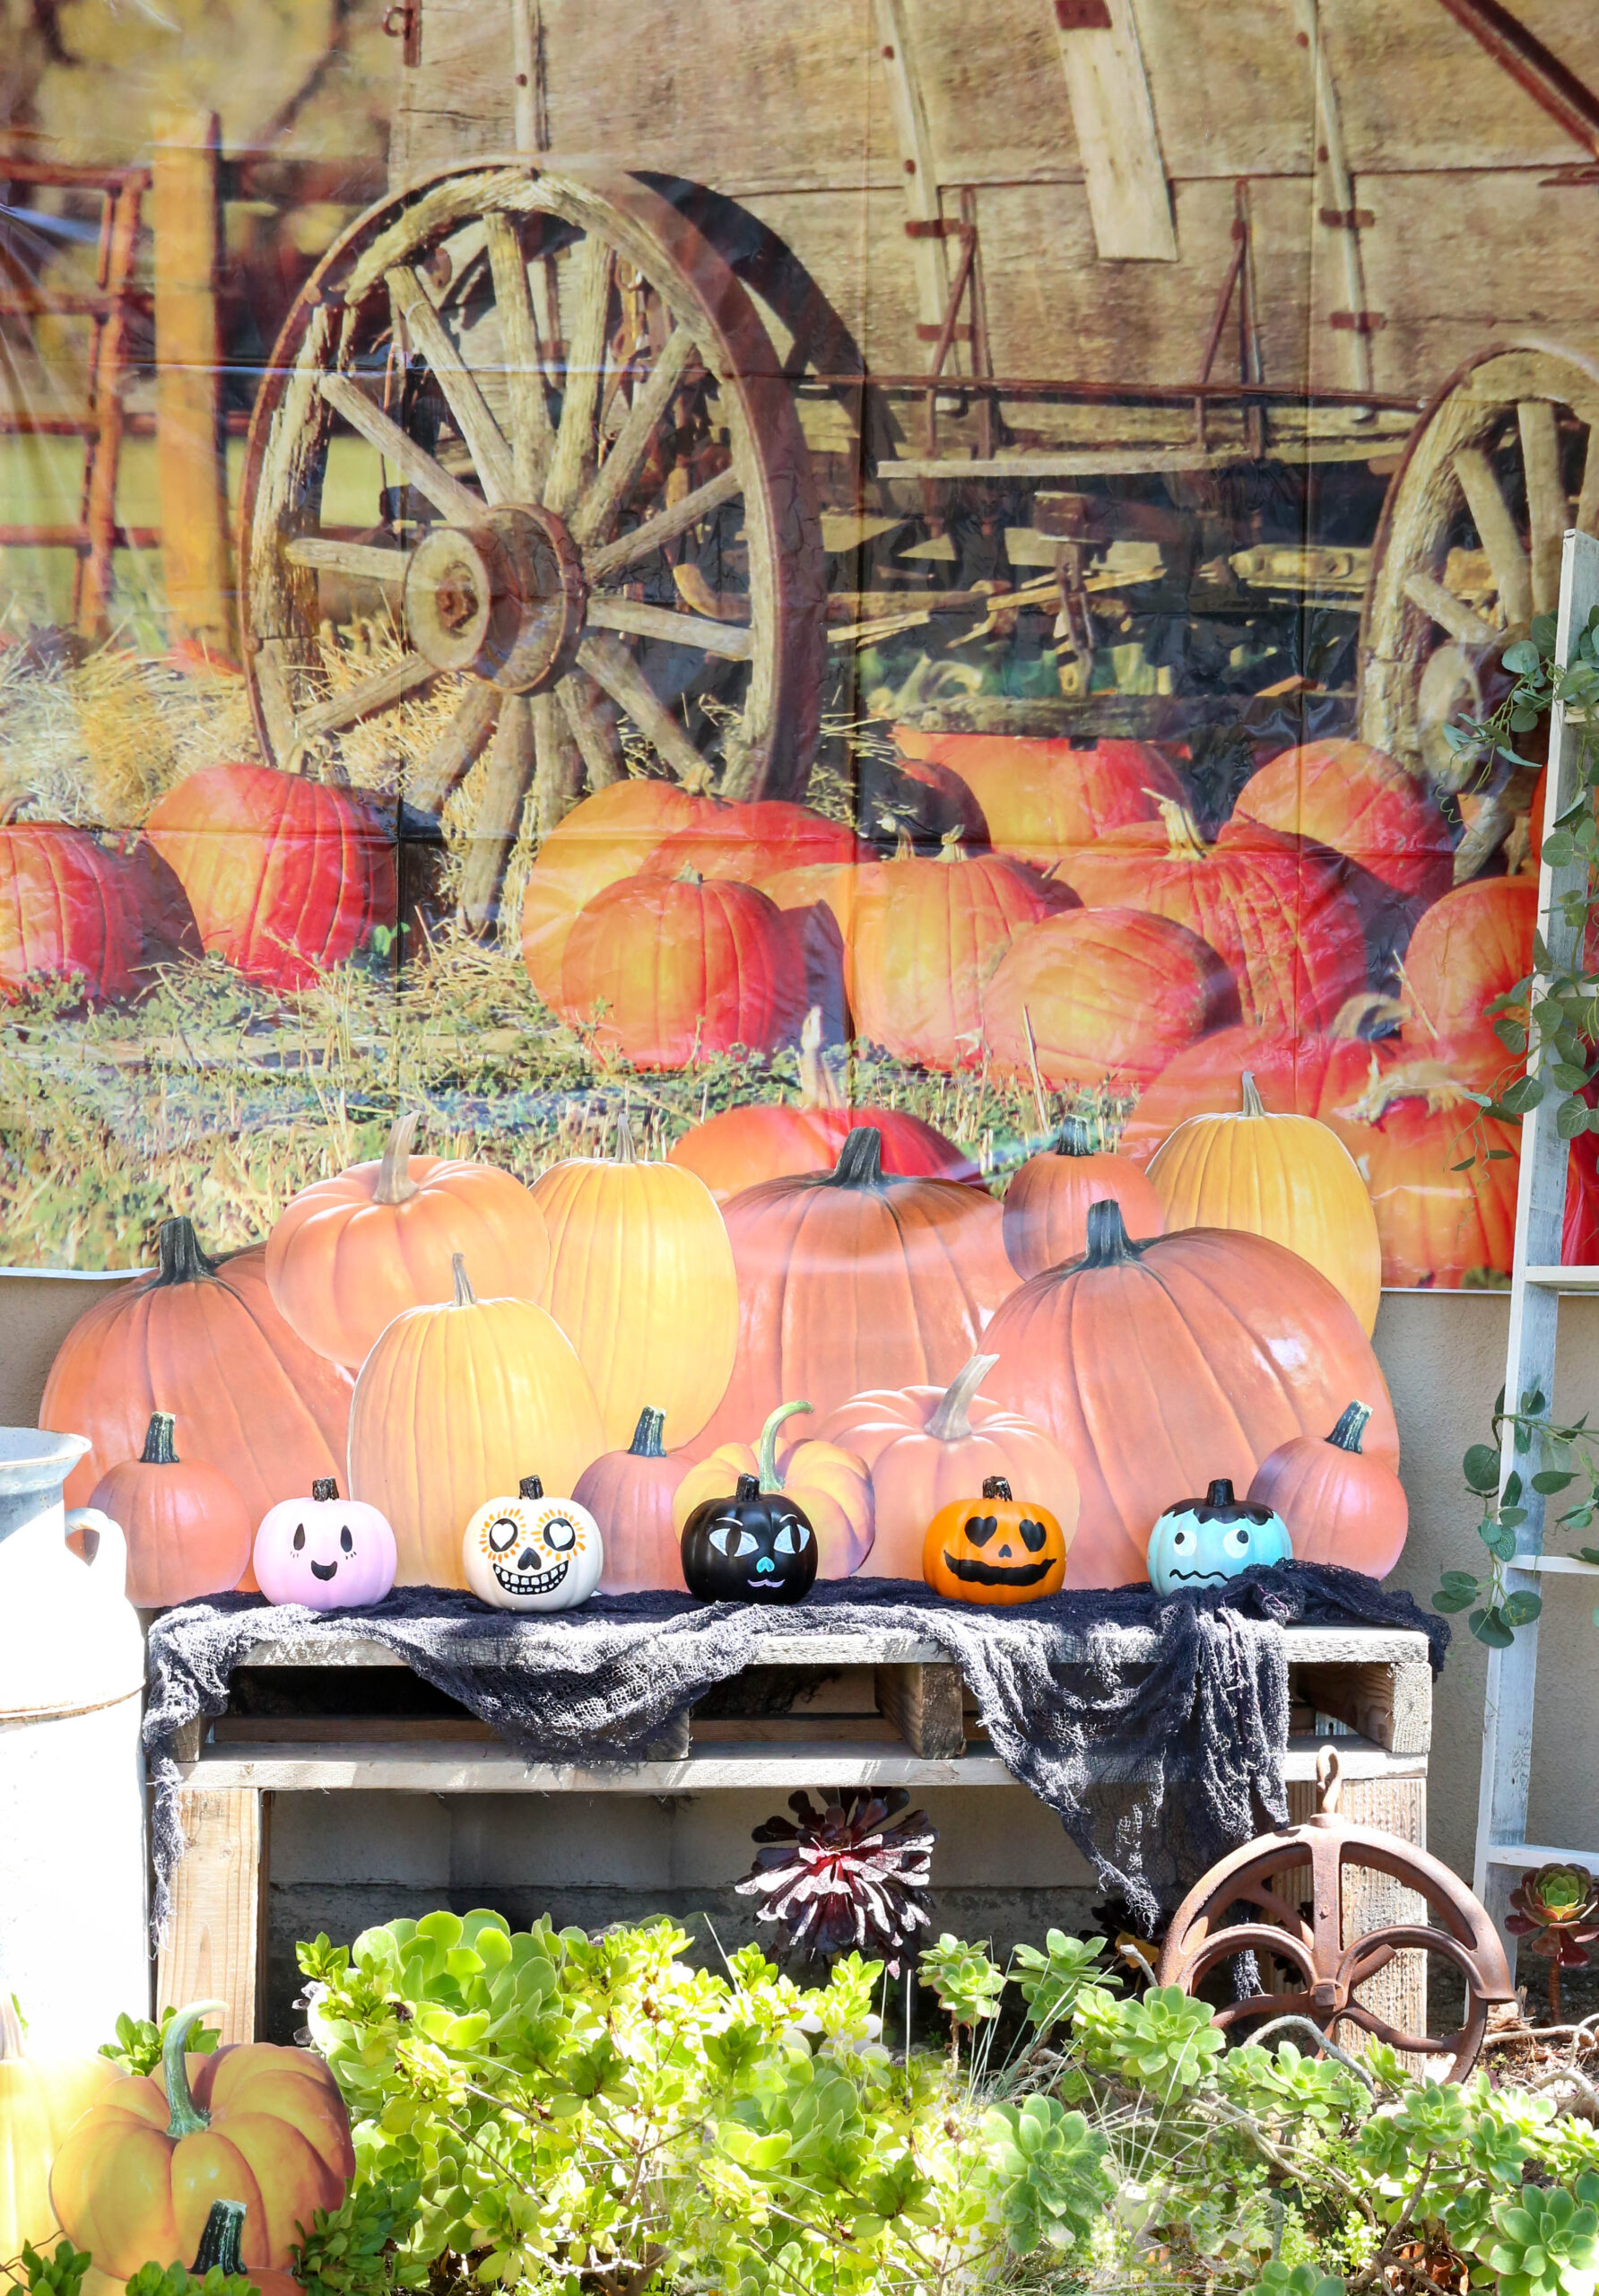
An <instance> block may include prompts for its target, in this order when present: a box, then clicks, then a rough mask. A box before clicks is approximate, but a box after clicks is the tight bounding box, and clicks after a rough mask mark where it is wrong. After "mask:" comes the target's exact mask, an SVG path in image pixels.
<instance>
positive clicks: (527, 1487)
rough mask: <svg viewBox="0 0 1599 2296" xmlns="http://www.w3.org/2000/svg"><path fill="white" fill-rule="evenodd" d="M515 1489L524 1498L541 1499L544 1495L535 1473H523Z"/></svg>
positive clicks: (541, 1484) (542, 1487)
mask: <svg viewBox="0 0 1599 2296" xmlns="http://www.w3.org/2000/svg"><path fill="white" fill-rule="evenodd" d="M517 1490H518V1491H519V1492H521V1494H522V1496H523V1498H524V1499H542V1498H543V1495H544V1486H543V1483H541V1482H540V1481H539V1479H538V1477H537V1475H536V1474H525V1475H524V1476H523V1478H522V1480H521V1482H520V1483H518V1484H517Z"/></svg>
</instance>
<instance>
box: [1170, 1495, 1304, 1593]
mask: <svg viewBox="0 0 1599 2296" xmlns="http://www.w3.org/2000/svg"><path fill="white" fill-rule="evenodd" d="M1149 1561H1150V1584H1151V1586H1152V1587H1154V1590H1155V1592H1156V1593H1157V1594H1158V1595H1186V1594H1190V1593H1192V1592H1193V1590H1194V1588H1195V1587H1223V1586H1225V1585H1226V1583H1227V1581H1228V1580H1229V1579H1230V1578H1237V1577H1238V1573H1239V1571H1240V1570H1249V1569H1250V1567H1251V1566H1252V1565H1253V1564H1256V1563H1274V1562H1291V1561H1293V1541H1292V1540H1291V1539H1290V1537H1289V1535H1288V1526H1287V1524H1286V1523H1285V1522H1284V1521H1283V1519H1282V1516H1281V1515H1274V1514H1273V1512H1272V1509H1270V1508H1269V1507H1252V1506H1251V1505H1250V1504H1249V1502H1248V1501H1247V1500H1242V1499H1238V1498H1237V1497H1235V1495H1234V1493H1233V1488H1232V1485H1231V1483H1229V1482H1228V1480H1227V1479H1226V1477H1225V1476H1222V1477H1221V1479H1220V1480H1219V1481H1217V1482H1215V1483H1212V1485H1211V1487H1210V1489H1209V1490H1208V1491H1207V1492H1206V1493H1205V1495H1204V1498H1203V1499H1185V1500H1180V1501H1179V1503H1178V1505H1177V1506H1175V1507H1169V1508H1168V1509H1166V1512H1165V1513H1164V1514H1163V1515H1162V1516H1160V1518H1159V1519H1158V1521H1157V1522H1156V1524H1155V1527H1154V1529H1153V1530H1152V1531H1151V1533H1150V1547H1149Z"/></svg>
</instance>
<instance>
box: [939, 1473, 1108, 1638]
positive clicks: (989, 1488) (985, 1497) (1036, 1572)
mask: <svg viewBox="0 0 1599 2296" xmlns="http://www.w3.org/2000/svg"><path fill="white" fill-rule="evenodd" d="M1071 1544H1072V1535H1071V1533H1070V1532H1069V1531H1063V1530H1062V1528H1061V1526H1060V1525H1059V1524H1058V1523H1057V1522H1056V1519H1055V1517H1054V1516H1053V1515H1052V1514H1051V1513H1050V1511H1049V1509H1048V1508H1047V1507H1041V1506H1040V1505H1039V1504H1038V1500H1036V1499H1017V1498H1015V1497H1014V1496H1013V1494H1012V1490H1011V1486H1010V1484H1009V1483H1007V1482H1006V1481H1005V1478H1004V1475H1001V1474H991V1475H985V1477H984V1478H983V1488H982V1492H981V1494H980V1496H979V1497H978V1498H975V1499H952V1500H951V1501H950V1503H949V1505H948V1506H947V1507H941V1508H940V1509H939V1510H938V1512H937V1514H936V1515H934V1518H933V1520H932V1521H931V1523H929V1524H928V1526H927V1535H926V1539H925V1541H924V1542H923V1546H922V1576H923V1578H925V1579H926V1582H927V1584H928V1586H929V1587H932V1589H933V1591H934V1594H935V1595H943V1596H947V1597H948V1598H949V1599H950V1600H951V1601H952V1602H957V1603H987V1604H992V1605H999V1606H1001V1607H1007V1608H1008V1607H1009V1606H1010V1605H1013V1604H1016V1603H1036V1602H1037V1601H1038V1597H1039V1596H1041V1595H1058V1594H1059V1592H1060V1590H1061V1587H1062V1586H1063V1585H1064V1583H1065V1571H1066V1556H1067V1553H1068V1552H1069V1551H1070V1548H1071Z"/></svg>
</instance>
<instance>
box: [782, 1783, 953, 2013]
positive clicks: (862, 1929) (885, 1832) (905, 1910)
mask: <svg viewBox="0 0 1599 2296" xmlns="http://www.w3.org/2000/svg"><path fill="white" fill-rule="evenodd" d="M818 1790H819V1793H820V1797H821V1808H820V1809H814V1808H813V1806H812V1803H811V1797H810V1796H809V1795H808V1794H791V1795H790V1796H789V1797H788V1806H789V1808H790V1809H791V1810H792V1811H793V1812H794V1813H795V1817H796V1818H797V1819H798V1821H799V1822H798V1823H797V1824H791V1823H790V1822H789V1821H788V1820H787V1819H786V1818H769V1819H768V1820H767V1821H766V1823H765V1824H764V1825H759V1826H757V1827H756V1828H755V1831H754V1833H753V1835H752V1839H753V1840H755V1841H758V1842H762V1843H764V1844H766V1845H767V1847H765V1848H762V1849H761V1851H760V1854H759V1856H758V1857H756V1860H755V1863H754V1865H752V1867H751V1869H750V1872H749V1874H748V1875H747V1876H746V1877H745V1879H744V1880H743V1881H742V1882H740V1883H739V1884H738V1893H739V1895H740V1896H741V1897H746V1898H759V1899H760V1900H761V1902H760V1906H759V1907H758V1909H757V1910H756V1915H755V1918H756V1920H757V1921H761V1922H775V1923H776V1924H777V1925H778V1927H779V1928H780V1929H781V1930H782V1932H783V1935H784V1937H785V1939H786V1943H787V1944H788V1945H789V1946H790V1947H791V1948H793V1949H794V1950H795V1951H796V1952H805V1953H813V1954H818V1955H823V1956H826V1957H827V1958H829V1959H831V1958H832V1957H833V1956H834V1955H836V1954H839V1953H847V1952H870V1953H873V1954H874V1955H876V1956H878V1957H879V1958H880V1959H882V1961H885V1962H886V1964H887V1966H888V1968H889V1969H890V1970H891V1971H892V1972H893V1973H894V1974H895V1975H896V1976H897V1975H898V1974H899V1963H900V1956H901V1951H902V1949H903V1948H904V1947H905V1946H906V1945H908V1944H910V1943H911V1942H912V1940H913V1939H914V1937H915V1935H916V1933H917V1930H918V1929H922V1928H925V1927H926V1924H927V1918H928V1916H927V1908H926V1892H927V1887H928V1883H929V1881H930V1878H931V1874H932V1864H931V1859H932V1851H933V1845H934V1842H935V1841H936V1840H937V1839H938V1833H937V1829H936V1828H935V1827H934V1824H933V1823H932V1821H931V1820H930V1819H929V1818H928V1816H927V1814H926V1811H925V1810H912V1811H910V1812H909V1813H908V1814H902V1813H904V1812H905V1805H906V1804H907V1803H908V1801H909V1799H910V1796H909V1795H908V1794H907V1793H906V1792H905V1791H904V1789H903V1787H891V1789H890V1790H888V1791H887V1792H884V1793H873V1791H872V1790H871V1789H870V1787H864V1786H844V1787H832V1786H829V1787H821V1788H819V1789H818Z"/></svg>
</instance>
